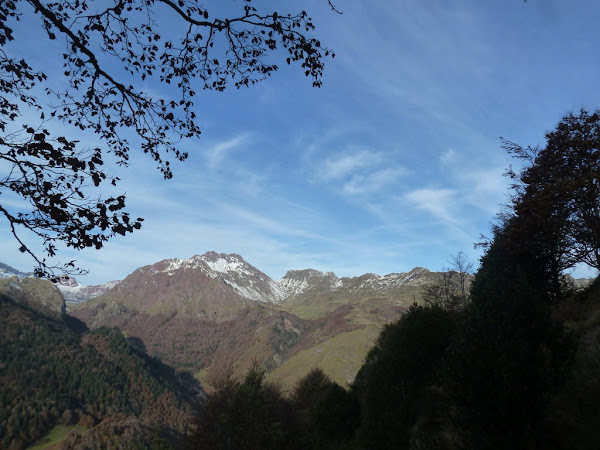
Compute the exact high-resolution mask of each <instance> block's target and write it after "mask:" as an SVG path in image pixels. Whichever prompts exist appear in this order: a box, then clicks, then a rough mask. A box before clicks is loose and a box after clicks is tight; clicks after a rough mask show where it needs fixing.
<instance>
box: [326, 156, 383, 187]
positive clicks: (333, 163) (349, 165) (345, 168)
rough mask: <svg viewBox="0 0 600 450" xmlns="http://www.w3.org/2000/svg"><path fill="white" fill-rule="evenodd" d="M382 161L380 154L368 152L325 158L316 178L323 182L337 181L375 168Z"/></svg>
mask: <svg viewBox="0 0 600 450" xmlns="http://www.w3.org/2000/svg"><path fill="white" fill-rule="evenodd" d="M382 160H383V155H382V154H381V153H378V152H373V151H369V150H360V151H354V152H352V153H342V154H337V155H334V156H330V157H328V158H326V159H325V161H323V162H322V166H321V167H320V168H319V169H318V170H317V176H318V178H320V179H321V180H325V181H328V180H339V179H341V178H345V177H348V176H349V175H352V174H354V173H356V172H357V171H363V170H365V169H369V168H371V167H373V166H377V165H379V164H380V163H381V162H382Z"/></svg>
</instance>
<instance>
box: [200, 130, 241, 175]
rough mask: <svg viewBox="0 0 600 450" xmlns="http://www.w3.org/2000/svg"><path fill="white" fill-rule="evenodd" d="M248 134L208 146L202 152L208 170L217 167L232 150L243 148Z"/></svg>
mask: <svg viewBox="0 0 600 450" xmlns="http://www.w3.org/2000/svg"><path fill="white" fill-rule="evenodd" d="M250 136H251V135H250V134H249V133H244V134H240V135H238V136H235V137H233V138H231V139H227V140H225V141H221V142H217V143H215V144H212V145H209V146H208V148H207V150H206V151H205V152H204V157H205V158H206V161H207V164H208V166H209V167H210V168H212V169H214V168H215V167H217V166H218V165H219V164H220V163H221V162H222V161H223V160H224V159H225V158H226V157H227V156H228V155H229V154H231V153H232V152H233V150H235V149H237V148H239V147H241V146H243V145H244V144H246V143H247V142H248V141H249V139H250Z"/></svg>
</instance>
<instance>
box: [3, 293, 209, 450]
mask: <svg viewBox="0 0 600 450" xmlns="http://www.w3.org/2000/svg"><path fill="white" fill-rule="evenodd" d="M0 321H1V322H2V327H0V387H1V389H0V448H11V449H17V448H23V446H24V445H26V444H29V443H32V442H34V441H35V440H36V439H38V438H39V437H40V436H42V435H43V434H44V433H45V432H47V431H48V430H49V429H50V428H52V427H53V426H54V425H56V424H65V425H69V424H80V425H81V426H83V427H84V428H85V429H86V431H85V432H84V433H83V434H82V435H81V436H78V435H72V436H69V438H68V439H67V440H66V442H64V448H81V447H82V446H83V445H84V444H85V445H90V447H89V448H94V445H95V444H94V443H97V444H98V443H103V442H112V441H114V442H119V446H120V447H119V448H131V447H132V446H133V445H134V444H136V443H137V444H139V445H142V446H145V445H150V444H151V443H152V439H153V437H155V436H163V435H164V436H166V437H168V438H169V439H171V440H174V441H177V439H178V438H177V437H178V436H179V437H180V438H181V437H182V436H183V435H185V433H186V432H187V431H188V430H189V426H190V423H191V418H192V417H193V414H194V412H195V411H196V407H197V402H198V398H197V394H198V390H197V389H196V388H195V387H194V383H193V382H191V381H190V380H184V379H182V378H180V377H178V376H177V375H176V374H175V372H174V371H173V369H171V368H169V367H167V366H165V365H164V364H162V363H160V362H159V361H158V360H155V359H151V358H149V357H147V356H146V355H145V354H143V353H141V352H139V351H138V350H136V349H135V348H134V347H132V346H131V345H130V344H129V342H128V341H127V340H126V339H125V337H124V336H123V335H122V334H121V332H120V331H119V330H117V329H107V328H102V329H98V330H95V331H92V332H85V331H83V329H85V325H83V324H82V323H81V322H79V321H78V320H76V319H71V318H68V317H65V318H64V319H63V320H62V321H59V320H51V319H49V318H48V317H46V316H44V315H42V314H41V313H39V312H38V311H37V310H35V309H33V308H29V307H26V306H23V305H19V304H17V303H15V302H14V301H13V300H12V299H10V298H8V297H6V296H4V295H3V296H1V297H0ZM137 444H136V445H137ZM102 445H105V444H102Z"/></svg>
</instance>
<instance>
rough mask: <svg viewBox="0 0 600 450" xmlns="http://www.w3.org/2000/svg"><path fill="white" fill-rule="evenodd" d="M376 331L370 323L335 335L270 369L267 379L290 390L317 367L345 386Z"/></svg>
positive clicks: (351, 377)
mask: <svg viewBox="0 0 600 450" xmlns="http://www.w3.org/2000/svg"><path fill="white" fill-rule="evenodd" d="M379 332H380V329H379V328H378V327H377V326H375V325H371V326H368V327H365V328H361V329H359V330H354V331H350V332H347V333H341V334H338V335H336V336H334V337H332V338H331V339H328V340H326V341H324V342H321V343H319V344H317V345H315V346H313V347H311V348H308V349H306V350H302V351H300V352H298V353H296V354H295V355H293V356H292V357H291V358H289V359H287V360H286V361H285V362H284V363H283V365H281V366H280V367H278V368H277V369H275V370H274V371H273V372H271V374H269V378H270V379H271V380H276V381H278V382H280V383H281V384H282V386H283V387H284V388H287V389H290V388H291V387H293V386H294V385H295V384H296V383H297V382H298V380H300V379H301V378H302V377H304V376H305V375H306V374H307V373H308V372H309V371H310V370H311V369H313V368H315V367H319V368H321V369H322V370H323V371H324V372H325V373H326V374H327V375H328V376H329V377H330V378H331V379H332V380H334V381H335V382H336V383H338V384H340V385H342V386H345V385H347V384H348V383H350V382H352V381H353V380H354V377H355V376H356V373H357V372H358V369H360V367H361V366H362V364H363V360H364V357H365V355H366V354H367V352H368V351H369V349H370V348H371V346H372V345H373V342H374V341H375V339H376V338H377V336H378V335H379Z"/></svg>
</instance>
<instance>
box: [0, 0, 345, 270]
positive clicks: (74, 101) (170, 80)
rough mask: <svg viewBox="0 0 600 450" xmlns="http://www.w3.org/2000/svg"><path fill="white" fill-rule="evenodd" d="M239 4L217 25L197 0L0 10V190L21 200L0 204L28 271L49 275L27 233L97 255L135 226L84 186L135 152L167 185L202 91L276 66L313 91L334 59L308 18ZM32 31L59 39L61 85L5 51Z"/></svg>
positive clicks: (17, 0)
mask: <svg viewBox="0 0 600 450" xmlns="http://www.w3.org/2000/svg"><path fill="white" fill-rule="evenodd" d="M329 4H330V6H331V7H332V9H334V10H335V7H334V6H333V5H332V4H331V3H329ZM237 6H238V12H237V14H236V13H233V15H231V16H229V17H219V16H216V15H215V13H214V12H211V11H209V10H208V8H207V7H205V6H204V5H203V3H202V2H201V1H200V0H178V1H172V0H109V1H106V2H92V1H89V0H62V1H45V0H6V1H2V2H0V162H2V163H3V164H2V165H3V166H5V167H7V168H8V169H7V171H6V173H3V174H2V176H0V194H4V193H11V195H13V196H17V197H19V198H20V199H22V200H23V201H24V202H23V203H24V204H26V205H27V206H26V207H25V206H24V207H14V206H11V205H14V204H17V203H15V202H11V203H9V202H2V203H1V204H0V213H1V216H2V217H3V218H4V219H5V220H6V221H7V223H8V225H9V227H10V229H11V231H12V234H13V235H14V237H15V239H16V240H17V242H18V243H19V246H20V249H21V251H23V252H27V253H29V254H31V256H32V257H33V258H34V259H35V260H36V261H37V263H38V268H37V273H38V275H48V272H49V269H51V267H49V266H48V264H47V263H46V261H45V260H44V259H42V258H41V257H40V256H39V255H36V254H34V252H33V251H32V250H31V249H30V248H29V246H28V245H27V244H26V243H25V241H24V240H23V238H22V234H23V233H28V232H29V233H33V235H35V236H37V237H38V238H40V239H41V240H42V242H43V244H44V248H45V253H46V254H47V255H48V256H50V257H52V256H54V255H55V254H56V244H57V242H62V243H63V244H64V245H66V246H68V247H72V248H74V249H83V248H88V247H94V248H101V247H102V246H103V245H104V243H105V242H106V240H107V239H109V238H110V237H112V236H114V235H116V234H120V235H123V234H126V233H130V232H132V231H134V230H136V229H138V228H140V226H141V221H142V219H140V218H137V219H134V218H132V217H130V216H129V214H128V213H127V212H126V210H125V196H123V195H119V196H116V197H109V198H100V197H99V195H98V192H99V191H98V190H97V189H94V188H99V187H101V186H103V185H105V184H112V185H116V184H117V182H118V181H119V180H118V178H117V177H114V176H111V175H110V174H109V173H108V170H107V169H106V164H105V163H106V161H108V160H113V161H115V162H116V163H117V164H119V165H127V163H128V161H129V156H130V151H131V150H132V148H133V147H139V150H140V151H143V152H144V153H147V154H148V155H149V156H150V157H151V158H152V159H153V160H154V162H155V163H156V165H157V167H158V169H159V170H160V172H161V173H162V174H163V175H164V177H165V178H167V179H168V178H171V177H172V176H173V172H172V169H171V166H170V161H169V160H173V159H174V160H180V161H183V160H185V159H186V158H187V156H188V155H187V154H186V153H184V152H182V151H180V150H178V148H177V143H178V141H179V140H181V139H186V138H197V137H199V136H200V129H199V127H198V125H197V124H196V121H195V118H196V113H195V104H194V99H195V96H196V93H197V92H198V91H199V90H202V89H208V90H217V91H223V90H225V89H226V87H227V86H230V85H234V86H235V87H237V88H240V87H243V86H250V85H253V84H256V83H258V82H259V81H261V80H264V79H265V78H268V77H269V76H270V75H271V74H273V73H274V72H275V71H277V70H278V69H279V63H280V62H282V61H285V62H286V63H287V64H298V65H299V66H300V68H301V70H302V71H303V72H304V73H305V75H306V76H307V77H309V78H310V79H311V80H312V84H313V86H316V87H319V86H321V83H322V79H321V77H322V74H323V70H324V67H325V63H324V59H325V58H326V57H327V56H332V57H333V56H334V55H333V53H331V52H330V50H328V49H327V48H326V47H324V46H323V45H322V44H321V42H320V41H319V40H318V39H316V38H314V37H312V33H313V30H314V28H315V27H314V25H313V23H312V21H311V19H310V17H309V16H308V14H307V13H306V12H305V11H300V12H298V13H291V14H290V13H278V12H277V11H272V12H271V11H269V12H266V11H260V10H259V9H258V8H257V7H255V6H254V3H252V2H251V0H244V1H241V2H239V3H238V4H237ZM25 14H27V15H28V16H29V17H28V18H27V20H21V19H22V17H23V15H25ZM168 18H171V19H172V21H168V20H167V19H168ZM36 21H37V22H36ZM36 23H37V25H39V27H40V28H41V29H43V31H44V33H45V35H46V36H47V38H48V39H49V40H56V41H57V42H61V43H64V45H63V46H62V49H61V50H59V51H58V54H56V55H55V56H56V58H55V59H56V61H61V60H62V65H63V70H62V77H59V78H57V79H50V78H49V75H48V74H47V73H45V72H44V71H43V68H40V67H36V66H37V61H32V60H26V59H25V58H23V57H22V56H21V55H20V52H19V48H18V47H15V46H14V45H13V44H15V43H16V44H18V40H19V39H21V36H24V35H25V36H27V35H28V34H29V30H28V29H26V27H31V26H32V24H34V25H35V24H36ZM166 24H169V26H168V29H167V27H166ZM40 47H41V48H43V49H44V51H48V48H49V49H54V48H57V47H56V46H50V47H48V48H47V47H46V46H44V45H43V43H40ZM151 79H152V80H155V81H156V82H158V83H162V86H163V88H162V92H164V98H161V97H157V96H155V94H151V93H150V92H147V91H145V90H144V89H143V86H144V84H145V82H147V81H149V80H151ZM40 91H41V92H44V91H45V94H46V95H42V96H40V95H38V94H39V92H40ZM57 125H58V126H60V128H67V129H73V130H77V131H78V132H81V131H84V132H88V133H90V134H92V135H93V136H94V138H95V139H96V140H98V141H99V142H101V147H98V148H92V149H86V148H82V147H81V145H79V143H78V141H76V140H75V139H74V138H72V137H71V138H70V137H69V136H66V135H62V134H61V133H57V132H54V131H52V130H53V128H54V129H56V126H57ZM138 143H139V144H138ZM107 154H110V155H111V156H110V157H107ZM61 270H66V271H73V270H74V267H73V266H72V264H70V265H67V266H65V267H63V268H61Z"/></svg>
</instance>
